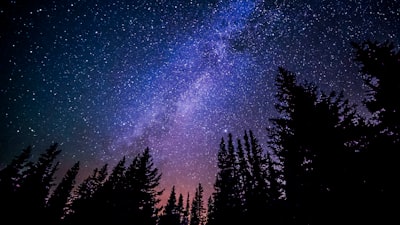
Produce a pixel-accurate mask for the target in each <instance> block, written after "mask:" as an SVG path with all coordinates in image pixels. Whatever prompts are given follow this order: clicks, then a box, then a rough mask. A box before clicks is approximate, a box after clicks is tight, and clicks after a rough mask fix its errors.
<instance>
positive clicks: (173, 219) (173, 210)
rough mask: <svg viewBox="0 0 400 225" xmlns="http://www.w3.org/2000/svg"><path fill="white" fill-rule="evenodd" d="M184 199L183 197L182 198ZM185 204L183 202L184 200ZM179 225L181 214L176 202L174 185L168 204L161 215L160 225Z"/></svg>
mask: <svg viewBox="0 0 400 225" xmlns="http://www.w3.org/2000/svg"><path fill="white" fill-rule="evenodd" d="M182 200H183V199H182ZM182 204H183V202H182ZM164 224H165V225H179V224H180V215H179V211H178V206H177V204H176V193H175V186H172V189H171V194H170V195H169V198H168V201H167V204H166V205H165V208H164V213H163V215H161V218H160V222H159V225H164Z"/></svg>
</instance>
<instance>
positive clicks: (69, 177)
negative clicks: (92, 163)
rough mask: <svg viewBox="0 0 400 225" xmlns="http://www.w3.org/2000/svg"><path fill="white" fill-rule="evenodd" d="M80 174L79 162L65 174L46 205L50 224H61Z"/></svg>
mask: <svg viewBox="0 0 400 225" xmlns="http://www.w3.org/2000/svg"><path fill="white" fill-rule="evenodd" d="M78 172H79V162H76V163H75V164H74V165H73V166H72V167H71V168H70V169H69V170H68V171H67V173H66V174H65V176H64V177H63V179H62V180H61V182H60V183H59V184H58V186H57V187H56V189H55V190H54V192H53V193H52V195H51V196H50V198H49V200H48V201H47V205H46V215H47V218H46V219H47V223H48V224H59V223H60V221H61V219H62V218H63V217H64V215H65V214H64V213H65V211H64V209H65V207H66V206H67V201H68V199H69V198H70V196H71V190H72V189H73V187H74V185H75V178H76V175H77V174H78Z"/></svg>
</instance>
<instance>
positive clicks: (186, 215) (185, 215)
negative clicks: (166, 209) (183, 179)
mask: <svg viewBox="0 0 400 225" xmlns="http://www.w3.org/2000/svg"><path fill="white" fill-rule="evenodd" d="M189 221H190V194H189V192H188V194H187V197H186V207H185V210H184V211H183V217H182V221H181V224H182V225H188V224H189Z"/></svg>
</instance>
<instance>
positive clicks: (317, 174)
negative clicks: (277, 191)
mask: <svg viewBox="0 0 400 225" xmlns="http://www.w3.org/2000/svg"><path fill="white" fill-rule="evenodd" d="M277 87H278V93H277V98H278V100H279V103H278V104H277V105H276V109H277V110H278V112H279V113H280V114H281V117H280V118H273V119H271V122H272V123H273V127H272V129H270V130H269V132H270V133H269V134H270V141H269V145H270V148H271V149H273V150H274V151H276V152H277V153H278V155H279V156H280V160H281V162H282V166H283V169H284V179H285V183H286V184H285V195H286V199H287V203H288V205H289V208H290V209H291V210H292V211H291V216H290V217H289V218H292V219H293V220H295V221H292V222H296V223H298V224H321V223H325V224H327V223H334V220H329V221H326V218H329V217H332V214H333V212H334V210H338V209H339V208H332V207H333V205H337V203H338V202H335V204H327V202H330V203H332V200H335V201H339V199H342V200H344V198H340V197H342V196H343V195H344V194H345V193H344V192H343V191H344V189H343V186H344V185H346V184H344V183H343V181H341V180H340V179H339V177H342V179H343V180H346V181H349V180H350V179H345V178H346V176H347V174H346V173H349V171H348V170H349V169H350V166H349V163H348V161H346V160H348V159H349V158H351V157H352V154H354V152H351V149H350V148H348V146H349V143H350V142H351V141H356V137H354V139H353V140H352V138H353V137H352V136H351V135H349V136H345V135H344V134H349V132H348V131H349V130H352V131H354V130H355V129H353V128H354V127H355V124H354V123H353V121H354V120H356V119H357V118H356V116H355V114H354V113H352V111H351V106H349V105H348V103H347V101H343V100H342V97H341V95H339V96H337V95H336V94H335V93H331V94H330V95H329V96H326V95H324V94H321V95H320V97H318V94H317V91H316V87H315V86H313V85H310V84H306V85H300V84H298V83H297V82H296V77H295V75H294V74H293V73H291V72H288V71H286V70H285V69H283V68H280V69H279V74H278V77H277ZM338 165H341V167H338ZM339 193H340V194H339ZM347 196H349V195H347Z"/></svg>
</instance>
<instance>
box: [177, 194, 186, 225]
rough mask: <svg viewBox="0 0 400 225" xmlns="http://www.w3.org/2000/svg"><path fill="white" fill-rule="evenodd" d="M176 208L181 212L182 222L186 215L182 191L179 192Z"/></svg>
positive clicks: (180, 219)
mask: <svg viewBox="0 0 400 225" xmlns="http://www.w3.org/2000/svg"><path fill="white" fill-rule="evenodd" d="M176 210H177V212H178V214H179V221H180V223H181V224H182V221H183V217H184V210H185V209H184V206H183V195H182V193H180V194H179V197H178V203H177V205H176Z"/></svg>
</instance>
